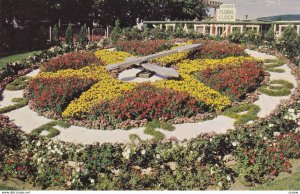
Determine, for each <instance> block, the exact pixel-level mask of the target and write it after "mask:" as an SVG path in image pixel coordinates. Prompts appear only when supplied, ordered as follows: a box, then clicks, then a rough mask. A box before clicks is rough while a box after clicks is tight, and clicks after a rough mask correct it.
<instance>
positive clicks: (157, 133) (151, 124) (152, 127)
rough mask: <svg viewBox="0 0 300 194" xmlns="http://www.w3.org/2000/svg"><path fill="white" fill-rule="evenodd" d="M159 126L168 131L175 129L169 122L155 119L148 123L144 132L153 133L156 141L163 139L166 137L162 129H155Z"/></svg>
mask: <svg viewBox="0 0 300 194" xmlns="http://www.w3.org/2000/svg"><path fill="white" fill-rule="evenodd" d="M158 128H160V129H164V130H167V131H173V130H174V129H175V127H174V126H172V125H171V124H169V123H166V122H159V121H158V120H154V121H151V122H149V123H148V125H147V127H146V129H145V130H144V133H145V134H147V135H152V136H153V140H154V141H161V140H163V139H164V138H165V135H164V134H163V133H161V132H160V131H157V130H155V129H158Z"/></svg>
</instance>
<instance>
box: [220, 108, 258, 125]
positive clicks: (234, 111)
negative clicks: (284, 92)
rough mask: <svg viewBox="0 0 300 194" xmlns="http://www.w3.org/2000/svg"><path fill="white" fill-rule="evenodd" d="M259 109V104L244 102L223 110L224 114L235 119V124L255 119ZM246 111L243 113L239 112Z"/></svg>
mask: <svg viewBox="0 0 300 194" xmlns="http://www.w3.org/2000/svg"><path fill="white" fill-rule="evenodd" d="M259 111H260V108H259V106H257V105H254V104H244V105H240V106H236V107H232V108H230V109H227V110H226V111H225V112H224V115H225V116H228V117H230V118H233V119H236V121H235V122H234V124H235V125H241V124H246V123H248V122H249V121H252V120H255V119H256V118H257V113H258V112H259ZM243 112H246V113H244V114H241V113H243Z"/></svg>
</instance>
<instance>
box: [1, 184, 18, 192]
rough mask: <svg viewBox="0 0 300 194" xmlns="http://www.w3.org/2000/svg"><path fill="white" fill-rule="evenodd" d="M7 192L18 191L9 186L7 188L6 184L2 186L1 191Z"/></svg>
mask: <svg viewBox="0 0 300 194" xmlns="http://www.w3.org/2000/svg"><path fill="white" fill-rule="evenodd" d="M6 190H17V189H15V188H13V187H9V186H6V185H4V184H0V191H6Z"/></svg>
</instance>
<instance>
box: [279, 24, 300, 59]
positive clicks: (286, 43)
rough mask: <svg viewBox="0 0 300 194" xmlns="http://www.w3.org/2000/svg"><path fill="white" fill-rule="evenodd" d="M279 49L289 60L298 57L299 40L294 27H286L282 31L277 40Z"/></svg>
mask: <svg viewBox="0 0 300 194" xmlns="http://www.w3.org/2000/svg"><path fill="white" fill-rule="evenodd" d="M279 49H280V51H281V52H283V53H285V54H286V55H287V56H288V57H289V58H291V59H294V58H295V57H296V56H299V54H300V52H299V49H300V38H299V35H298V33H297V30H296V28H295V27H294V26H288V27H286V28H285V29H284V31H283V33H282V36H281V37H280V38H279Z"/></svg>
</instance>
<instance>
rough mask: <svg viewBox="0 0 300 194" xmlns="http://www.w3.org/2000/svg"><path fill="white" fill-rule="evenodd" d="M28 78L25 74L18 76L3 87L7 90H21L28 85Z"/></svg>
mask: <svg viewBox="0 0 300 194" xmlns="http://www.w3.org/2000/svg"><path fill="white" fill-rule="evenodd" d="M29 80H30V77H27V76H23V77H18V78H17V79H15V80H14V81H13V82H11V83H9V84H7V85H6V88H5V89H6V90H9V91H17V90H23V89H25V88H26V86H27V85H28V83H29Z"/></svg>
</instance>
